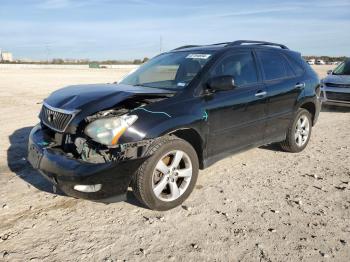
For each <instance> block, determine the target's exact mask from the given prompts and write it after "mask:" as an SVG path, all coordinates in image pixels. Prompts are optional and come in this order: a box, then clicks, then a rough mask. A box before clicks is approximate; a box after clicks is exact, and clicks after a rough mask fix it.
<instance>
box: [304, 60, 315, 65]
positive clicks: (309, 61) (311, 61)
mask: <svg viewBox="0 0 350 262" xmlns="http://www.w3.org/2000/svg"><path fill="white" fill-rule="evenodd" d="M306 62H307V63H308V64H309V65H314V64H315V59H309V60H306Z"/></svg>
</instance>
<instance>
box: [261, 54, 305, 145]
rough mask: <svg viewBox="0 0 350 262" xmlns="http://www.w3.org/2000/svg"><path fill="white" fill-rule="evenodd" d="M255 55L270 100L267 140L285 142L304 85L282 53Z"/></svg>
mask: <svg viewBox="0 0 350 262" xmlns="http://www.w3.org/2000/svg"><path fill="white" fill-rule="evenodd" d="M256 53H257V56H258V58H259V61H260V66H261V68H262V72H263V79H264V85H265V87H266V91H267V97H268V101H267V102H268V107H267V117H268V118H267V126H266V139H267V140H269V141H274V140H279V139H283V136H284V135H285V133H286V130H287V128H288V126H289V124H290V121H291V120H292V118H293V115H294V108H295V105H296V102H297V98H298V96H299V95H300V94H301V92H303V89H304V86H305V83H304V82H302V79H301V78H300V76H298V75H297V73H296V72H294V71H293V69H292V67H291V65H290V62H289V61H288V60H287V57H286V56H285V55H284V54H283V53H281V52H279V51H277V50H276V51H273V50H258V51H256Z"/></svg>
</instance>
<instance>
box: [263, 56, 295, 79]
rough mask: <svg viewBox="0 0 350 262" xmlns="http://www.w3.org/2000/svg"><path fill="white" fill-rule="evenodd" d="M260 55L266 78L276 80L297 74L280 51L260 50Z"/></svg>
mask: <svg viewBox="0 0 350 262" xmlns="http://www.w3.org/2000/svg"><path fill="white" fill-rule="evenodd" d="M258 56H259V58H260V61H261V63H262V67H263V71H264V76H265V80H275V79H280V78H287V77H294V76H295V75H294V72H293V70H292V69H291V67H290V65H289V64H288V61H287V60H286V58H285V57H284V56H283V55H281V54H280V53H277V52H269V51H259V52H258Z"/></svg>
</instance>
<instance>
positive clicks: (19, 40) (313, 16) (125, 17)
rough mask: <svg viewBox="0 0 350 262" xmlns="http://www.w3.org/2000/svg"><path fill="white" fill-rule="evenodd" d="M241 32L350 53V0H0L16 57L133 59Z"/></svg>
mask: <svg viewBox="0 0 350 262" xmlns="http://www.w3.org/2000/svg"><path fill="white" fill-rule="evenodd" d="M160 39H162V41H160ZM238 39H249V40H264V41H274V42H279V43H283V44H285V45H287V46H288V47H289V48H290V49H293V50H296V51H299V52H301V53H302V54H303V55H330V56H342V55H346V56H350V0H331V1H330V0H293V1H290V0H284V1H281V0H251V1H249V0H216V1H209V0H173V1H161V0H0V49H1V50H3V51H5V50H6V51H10V52H12V53H13V55H14V57H15V58H17V59H18V58H30V59H43V60H46V59H47V58H49V59H52V58H87V59H96V60H106V59H120V60H123V59H124V60H130V59H136V58H143V57H152V56H154V55H156V54H158V53H159V52H160V50H161V51H162V52H164V51H168V50H171V49H173V48H176V47H178V46H182V45H187V44H211V43H218V42H227V41H234V40H238Z"/></svg>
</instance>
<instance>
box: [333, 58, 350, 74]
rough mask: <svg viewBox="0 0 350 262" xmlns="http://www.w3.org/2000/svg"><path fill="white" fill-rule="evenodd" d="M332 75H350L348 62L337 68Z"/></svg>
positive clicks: (349, 62) (349, 61)
mask: <svg viewBox="0 0 350 262" xmlns="http://www.w3.org/2000/svg"><path fill="white" fill-rule="evenodd" d="M333 75H350V60H347V61H345V62H343V63H341V64H340V65H339V66H337V67H336V68H335V69H334V71H333Z"/></svg>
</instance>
